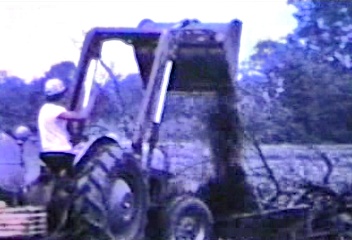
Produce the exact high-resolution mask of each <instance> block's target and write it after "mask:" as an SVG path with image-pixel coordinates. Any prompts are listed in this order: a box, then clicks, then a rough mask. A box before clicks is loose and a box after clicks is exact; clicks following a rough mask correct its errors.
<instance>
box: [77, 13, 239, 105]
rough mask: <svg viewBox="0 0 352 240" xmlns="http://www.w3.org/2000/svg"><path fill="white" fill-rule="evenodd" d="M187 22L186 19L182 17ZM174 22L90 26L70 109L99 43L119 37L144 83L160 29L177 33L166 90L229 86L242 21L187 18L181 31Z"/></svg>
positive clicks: (80, 88)
mask: <svg viewBox="0 0 352 240" xmlns="http://www.w3.org/2000/svg"><path fill="white" fill-rule="evenodd" d="M186 21H189V20H186ZM172 26H174V23H155V22H153V21H151V20H148V19H145V20H143V21H141V22H140V24H139V25H138V27H137V28H101V27H97V28H93V29H91V30H90V31H89V32H88V33H87V35H86V38H85V41H84V43H83V47H82V51H81V56H80V60H79V63H78V68H77V73H76V84H77V85H76V87H75V91H74V94H73V99H72V100H73V101H72V105H71V108H72V109H75V108H77V107H78V108H79V106H77V105H79V104H80V103H79V102H80V100H79V99H81V98H82V94H83V90H82V89H83V88H82V84H83V81H84V78H85V75H86V74H87V69H88V66H89V62H90V60H92V59H98V58H100V55H101V48H102V44H103V43H104V42H105V41H109V40H114V39H115V40H121V41H123V42H125V43H127V44H129V45H132V46H133V48H134V52H135V58H136V61H137V64H138V67H139V70H140V74H141V77H142V80H143V83H144V86H146V85H147V83H148V81H149V75H150V72H151V68H152V64H153V60H154V53H155V49H156V46H157V44H158V41H159V37H160V35H161V34H162V32H163V31H164V30H167V29H169V30H170V31H171V33H172V34H178V39H179V40H178V42H177V46H178V48H177V51H176V52H175V57H174V59H173V60H174V66H173V69H172V70H171V78H170V85H169V90H176V91H213V90H216V89H217V88H219V87H222V86H229V85H231V84H232V82H233V81H234V80H235V78H236V72H237V62H238V53H239V47H240V46H239V45H240V37H241V36H240V35H241V27H242V23H241V21H239V20H233V21H231V22H230V23H200V22H199V21H197V20H191V21H189V24H188V25H187V26H186V27H184V28H182V30H181V31H180V30H177V31H176V30H173V29H171V27H172Z"/></svg>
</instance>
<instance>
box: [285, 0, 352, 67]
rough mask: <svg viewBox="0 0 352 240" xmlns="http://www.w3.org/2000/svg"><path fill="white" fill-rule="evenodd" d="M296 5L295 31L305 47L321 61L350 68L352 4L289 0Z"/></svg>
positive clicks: (344, 1)
mask: <svg viewBox="0 0 352 240" xmlns="http://www.w3.org/2000/svg"><path fill="white" fill-rule="evenodd" d="M288 3H289V4H292V5H294V6H295V7H296V8H297V13H296V14H295V17H296V19H297V20H298V27H297V29H296V30H295V34H296V35H297V36H298V37H299V39H300V40H301V41H302V42H304V44H305V46H306V49H307V50H309V51H311V52H313V53H315V54H316V55H317V58H316V59H317V60H318V59H319V61H321V60H325V61H329V62H331V63H335V64H340V65H341V66H343V67H346V68H348V69H349V68H351V67H352V62H351V54H352V34H351V30H352V5H351V2H350V1H349V0H339V1H334V0H328V1H326V0H305V1H302V0H289V1H288Z"/></svg>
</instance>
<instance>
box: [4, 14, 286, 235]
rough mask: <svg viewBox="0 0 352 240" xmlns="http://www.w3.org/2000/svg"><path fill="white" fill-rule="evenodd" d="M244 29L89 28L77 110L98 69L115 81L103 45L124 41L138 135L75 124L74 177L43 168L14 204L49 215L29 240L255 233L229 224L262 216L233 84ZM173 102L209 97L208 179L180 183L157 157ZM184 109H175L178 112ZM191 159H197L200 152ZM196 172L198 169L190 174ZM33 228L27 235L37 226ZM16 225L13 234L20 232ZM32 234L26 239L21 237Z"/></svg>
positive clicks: (147, 23)
mask: <svg viewBox="0 0 352 240" xmlns="http://www.w3.org/2000/svg"><path fill="white" fill-rule="evenodd" d="M241 27H242V23H241V21H239V20H233V21H231V22H230V23H202V22H200V21H198V20H184V21H181V22H179V23H176V24H174V23H155V22H153V21H151V20H147V19H146V20H143V21H141V23H140V24H139V26H138V27H137V28H100V27H97V28H93V29H91V30H90V31H89V32H88V33H87V34H86V37H85V40H84V43H83V47H82V49H81V55H80V59H79V63H78V68H77V71H76V76H75V84H76V85H75V87H74V91H73V95H72V99H71V103H70V108H71V109H72V110H81V109H83V108H85V107H86V105H87V102H88V101H90V96H91V91H92V89H93V88H95V87H99V84H101V83H99V82H97V81H96V77H95V76H94V72H95V71H94V69H95V67H100V68H103V69H105V70H106V71H108V72H110V73H111V71H110V70H111V69H110V70H109V68H108V67H107V65H106V64H105V63H104V62H103V61H102V59H101V50H102V46H103V45H104V43H105V42H107V41H110V40H118V41H122V42H124V43H126V44H128V45H130V46H132V47H133V49H134V54H135V59H136V62H137V64H138V67H139V72H140V77H141V79H142V83H143V84H142V85H141V86H142V92H143V98H142V102H141V104H140V105H139V106H138V114H137V116H136V118H135V121H134V122H133V125H134V128H133V134H132V137H131V139H130V141H129V142H128V144H127V145H126V144H121V142H120V139H119V137H118V136H117V135H116V134H113V133H108V134H105V135H104V136H99V137H95V138H94V139H89V140H88V141H87V140H84V139H85V136H84V132H85V129H86V128H88V127H89V125H88V124H87V123H86V122H84V121H82V122H78V123H75V124H70V126H69V129H70V132H71V134H72V141H73V142H74V143H75V144H78V143H82V141H83V142H84V141H85V142H84V144H83V148H82V149H81V150H80V151H79V153H78V154H77V155H76V157H75V165H74V173H73V176H67V175H65V174H63V175H60V176H53V174H51V173H50V169H48V168H47V167H43V168H42V169H41V173H40V175H39V177H38V179H37V180H36V181H34V182H33V183H32V184H30V185H29V186H25V187H23V188H21V191H20V193H21V194H19V195H20V200H19V201H17V202H16V203H15V204H12V205H13V206H11V204H9V206H8V207H9V208H11V209H12V208H13V210H11V209H10V210H8V211H9V212H10V213H12V214H13V217H14V218H15V217H16V213H17V214H18V215H21V214H22V215H25V214H28V218H27V220H28V219H29V218H30V216H32V219H37V222H36V224H38V221H39V220H38V219H39V218H40V216H41V218H42V221H43V222H45V221H44V220H43V216H44V217H45V216H47V215H48V218H47V219H48V229H47V230H45V228H43V229H44V230H42V231H37V232H35V233H32V235H30V234H29V233H28V234H27V235H28V236H27V237H28V238H30V237H32V238H33V239H75V240H77V239H82V240H89V239H99V240H103V239H116V240H141V239H155V240H156V239H161V240H181V239H182V240H183V239H187V240H211V239H219V238H222V239H229V238H232V237H235V236H244V234H245V232H246V231H247V232H248V231H249V232H253V229H252V230H248V229H249V227H248V226H247V227H242V228H237V230H236V231H237V233H236V231H234V229H236V227H234V226H235V225H234V224H233V222H231V221H232V220H229V219H230V216H231V215H233V214H240V213H252V212H256V211H258V205H257V202H256V200H255V197H254V194H253V193H252V191H251V188H250V187H249V185H248V184H247V183H246V179H245V173H244V171H243V169H242V167H241V163H240V159H241V151H240V150H241V124H240V120H239V118H238V114H237V109H236V104H235V103H236V91H235V90H236V87H235V86H236V73H237V65H238V54H239V48H240V38H241ZM173 94H181V95H182V96H183V97H184V98H186V99H193V98H194V99H197V98H201V97H205V98H206V99H208V100H209V102H211V104H209V106H208V105H207V106H203V107H205V108H206V111H204V112H205V114H204V115H202V117H201V120H203V123H204V126H205V127H204V132H205V135H202V136H203V138H204V142H205V143H207V144H208V145H207V147H208V160H209V161H208V163H209V164H210V169H211V171H208V172H211V174H209V173H205V172H203V174H202V173H200V174H198V175H199V178H198V180H197V181H193V182H191V183H190V178H191V177H186V178H179V177H177V174H176V173H175V172H173V171H172V170H170V165H172V164H173V162H172V160H170V159H168V157H167V155H168V153H166V154H164V153H163V151H161V150H160V149H159V146H161V145H162V144H163V143H162V141H161V137H160V135H161V134H162V130H163V121H164V118H163V117H164V113H165V111H169V112H170V111H171V112H172V111H174V109H168V105H167V104H166V102H167V99H168V97H169V96H172V95H173ZM183 107H185V106H183V105H182V104H179V105H177V109H182V108H183ZM191 119H192V118H191ZM195 128H198V127H195ZM200 128H201V126H199V129H200ZM180 131H182V129H181V130H180ZM15 136H17V138H18V139H25V137H26V136H25V135H23V134H22V135H21V134H17V135H15ZM189 141H190V142H192V136H191V137H190V139H189ZM176 145H177V143H176ZM169 149H172V150H175V148H174V147H170V148H169ZM194 154H195V155H196V158H198V160H199V159H200V158H201V155H202V154H203V153H201V152H199V153H198V152H194ZM160 155H162V157H160ZM198 155H199V156H198ZM156 156H159V157H156ZM156 161H162V163H161V164H155V162H156ZM181 161H182V159H181ZM192 161H197V159H194V160H192ZM156 165H157V166H158V167H155V166H156ZM193 169H194V170H195V171H196V169H197V167H188V170H191V171H192V170H193ZM194 182H197V184H193V183H194ZM43 206H44V208H43ZM40 207H42V208H40ZM2 209H4V211H5V209H6V208H2ZM16 209H20V210H22V212H21V211H20V210H18V211H19V212H16ZM28 209H35V210H36V211H39V212H37V213H35V212H28V211H29V210H28ZM42 209H45V211H43V210H42ZM0 211H1V210H0ZM23 211H24V212H23ZM33 211H34V210H33ZM0 213H1V212H0ZM30 214H32V215H30ZM0 215H1V214H0ZM22 215H21V216H22ZM38 216H39V217H38ZM0 217H1V216H0ZM23 221H24V220H23ZM33 222H35V221H34V220H33V221H32V225H30V224H29V223H28V224H29V225H28V226H27V229H28V228H30V227H32V228H35V227H36V225H33V224H34V223H33ZM39 222H40V221H39ZM279 222H281V223H282V220H279ZM19 225H20V224H19ZM19 225H18V226H17V225H11V226H10V225H9V227H10V228H11V227H12V228H14V229H17V228H18V227H19ZM267 229H268V228H267ZM5 230H6V229H5V228H4V229H3V232H4V231H5ZM258 231H259V230H258ZM0 232H1V231H0ZM13 234H14V236H16V234H15V233H13ZM35 234H36V235H35ZM236 234H237V235H236ZM10 235H11V234H10V233H9V235H8V236H10ZM25 236H26V234H25V232H23V231H22V235H20V236H19V237H20V239H25ZM235 239H236V238H235ZM259 239H260V238H259ZM269 239H270V238H269ZM271 239H272V238H271Z"/></svg>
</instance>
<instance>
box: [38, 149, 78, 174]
mask: <svg viewBox="0 0 352 240" xmlns="http://www.w3.org/2000/svg"><path fill="white" fill-rule="evenodd" d="M39 158H40V159H41V160H42V161H43V162H44V164H45V166H46V167H47V168H48V169H49V171H50V172H51V173H53V174H54V175H56V176H60V175H62V173H64V174H67V175H69V176H72V175H73V162H74V158H75V155H74V154H72V153H64V152H41V153H40V154H39Z"/></svg>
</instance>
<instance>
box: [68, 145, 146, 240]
mask: <svg viewBox="0 0 352 240" xmlns="http://www.w3.org/2000/svg"><path fill="white" fill-rule="evenodd" d="M89 165H91V167H92V170H91V171H90V173H89V174H85V175H83V176H82V177H81V178H80V179H79V181H78V184H77V188H78V199H77V200H76V201H75V204H74V212H75V213H76V214H77V217H78V219H79V221H78V224H77V222H76V226H77V227H79V228H81V230H82V231H81V233H80V234H79V237H78V238H76V239H82V240H88V239H99V240H103V239H118V240H140V239H143V238H144V228H145V225H146V214H147V209H148V189H147V185H146V183H145V181H144V175H143V172H142V170H141V168H140V167H139V164H138V163H137V162H136V161H135V160H133V159H127V158H126V157H124V156H123V154H122V150H121V149H120V148H119V147H118V145H117V144H109V145H103V146H102V147H99V149H98V151H96V152H95V153H94V154H92V155H91V156H90V161H89ZM75 230H77V229H75Z"/></svg>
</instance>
